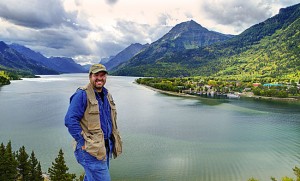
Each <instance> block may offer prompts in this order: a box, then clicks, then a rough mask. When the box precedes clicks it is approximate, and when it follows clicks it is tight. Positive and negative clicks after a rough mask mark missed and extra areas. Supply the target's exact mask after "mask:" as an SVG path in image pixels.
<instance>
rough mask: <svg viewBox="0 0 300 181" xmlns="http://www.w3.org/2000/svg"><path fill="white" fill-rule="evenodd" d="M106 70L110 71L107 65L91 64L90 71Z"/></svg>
mask: <svg viewBox="0 0 300 181" xmlns="http://www.w3.org/2000/svg"><path fill="white" fill-rule="evenodd" d="M97 72H105V73H108V72H107V70H106V67H105V66H104V65H102V64H94V65H92V66H91V68H90V71H89V73H93V74H95V73H97Z"/></svg>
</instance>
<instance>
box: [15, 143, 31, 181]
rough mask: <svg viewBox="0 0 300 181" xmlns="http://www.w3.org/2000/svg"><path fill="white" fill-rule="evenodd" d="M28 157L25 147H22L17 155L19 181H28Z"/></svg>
mask: <svg viewBox="0 0 300 181" xmlns="http://www.w3.org/2000/svg"><path fill="white" fill-rule="evenodd" d="M28 158H29V156H28V154H27V153H26V150H25V147H24V146H22V147H21V148H20V149H19V152H18V153H17V160H18V162H19V165H18V170H19V179H20V180H21V181H30V178H29V172H30V163H29V160H28Z"/></svg>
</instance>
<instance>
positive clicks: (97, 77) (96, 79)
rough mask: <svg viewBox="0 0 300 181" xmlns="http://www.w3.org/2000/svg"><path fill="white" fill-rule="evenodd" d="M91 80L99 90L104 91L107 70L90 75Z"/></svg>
mask: <svg viewBox="0 0 300 181" xmlns="http://www.w3.org/2000/svg"><path fill="white" fill-rule="evenodd" d="M90 82H91V84H92V85H93V87H94V88H95V89H96V90H97V91H98V92H100V91H102V87H103V86H104V85H105V83H106V72H97V73H95V74H93V73H92V74H91V75H90Z"/></svg>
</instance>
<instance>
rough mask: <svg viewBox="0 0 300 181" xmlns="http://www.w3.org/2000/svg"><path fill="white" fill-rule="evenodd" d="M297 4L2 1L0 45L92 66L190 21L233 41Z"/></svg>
mask: <svg viewBox="0 0 300 181" xmlns="http://www.w3.org/2000/svg"><path fill="white" fill-rule="evenodd" d="M297 3H299V0H251V1H245V0H1V1H0V41H4V42H5V43H7V44H11V43H18V44H21V45H25V46H27V47H29V48H31V49H33V50H34V51H37V52H40V53H42V54H43V55H45V56H47V57H50V56H65V57H72V58H73V59H74V60H75V61H77V62H78V63H80V64H85V63H96V62H99V60H100V59H101V58H105V57H109V56H110V55H115V54H117V53H118V52H120V51H121V50H123V49H124V48H126V47H127V46H129V45H130V44H132V43H141V44H145V43H152V42H154V41H156V40H157V39H159V38H160V37H162V36H163V35H164V34H165V33H167V32H168V31H169V30H170V29H171V28H172V27H173V26H175V25H176V24H178V23H181V22H184V21H190V20H194V21H196V22H197V23H199V24H201V25H202V26H204V27H206V28H207V29H209V30H213V31H218V32H221V33H224V34H234V35H237V34H239V33H241V32H242V31H244V30H245V29H247V28H249V27H250V26H252V25H254V24H256V23H259V22H262V21H264V20H266V19H267V18H270V17H272V16H274V15H275V14H277V13H278V11H279V9H280V8H283V7H287V6H290V5H294V4H297Z"/></svg>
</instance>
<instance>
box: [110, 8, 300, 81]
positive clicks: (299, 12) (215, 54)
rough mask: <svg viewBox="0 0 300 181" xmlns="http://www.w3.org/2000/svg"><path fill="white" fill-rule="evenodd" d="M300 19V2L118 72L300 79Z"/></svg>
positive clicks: (171, 75) (117, 73) (166, 75)
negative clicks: (214, 39)
mask: <svg viewBox="0 0 300 181" xmlns="http://www.w3.org/2000/svg"><path fill="white" fill-rule="evenodd" d="M299 19H300V4H297V5H294V6H291V7H287V8H284V9H281V10H280V12H279V14H277V15H276V16H274V17H272V18H269V19H267V20H266V21H264V22H261V23H259V24H256V25H254V26H252V27H250V28H248V29H247V30H245V31H244V32H243V33H241V34H240V35H237V36H235V37H233V38H231V39H229V40H226V41H222V42H219V43H215V44H212V45H208V46H205V47H200V48H197V49H192V50H184V51H180V52H175V53H173V54H164V55H163V56H161V57H154V56H153V57H152V58H154V59H151V60H149V61H147V62H145V61H143V60H140V59H138V58H135V57H134V58H133V59H132V60H130V61H129V63H127V64H126V65H123V66H122V67H119V69H117V70H116V72H115V74H116V75H132V76H159V77H180V76H197V75H201V76H223V75H227V76H248V77H249V78H252V77H266V76H269V77H277V78H284V77H293V78H297V77H299V74H300V72H299V71H300V68H299V61H300V56H299V52H300V43H299V42H300V41H299V29H300V28H299V26H300V20H299ZM137 56H139V55H137ZM141 58H144V59H146V58H147V57H141ZM141 62H144V63H141Z"/></svg>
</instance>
